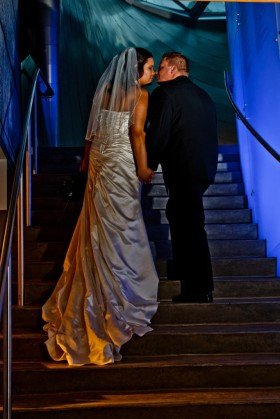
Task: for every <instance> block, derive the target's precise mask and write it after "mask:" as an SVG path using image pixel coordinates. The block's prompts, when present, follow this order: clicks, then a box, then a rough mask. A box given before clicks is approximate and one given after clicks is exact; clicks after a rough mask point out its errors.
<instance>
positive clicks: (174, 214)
mask: <svg viewBox="0 0 280 419" xmlns="http://www.w3.org/2000/svg"><path fill="white" fill-rule="evenodd" d="M208 186H209V184H202V183H201V182H199V181H197V180H193V179H190V180H187V181H186V180H185V181H184V182H183V183H181V184H174V185H169V200H168V202H167V207H166V215H167V219H168V221H169V225H170V233H171V243H172V253H173V263H172V265H173V269H172V271H173V277H174V275H175V276H176V277H177V278H178V279H180V281H181V293H182V294H185V295H195V294H197V293H205V292H209V291H212V290H213V273H212V265H211V259H210V253H209V247H208V241H207V235H206V232H205V228H204V221H205V216H204V208H203V193H204V192H205V190H206V189H207V187H208ZM174 279H175V278H174Z"/></svg>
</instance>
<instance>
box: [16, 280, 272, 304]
mask: <svg viewBox="0 0 280 419" xmlns="http://www.w3.org/2000/svg"><path fill="white" fill-rule="evenodd" d="M235 282H236V283H235ZM214 283H215V284H214V287H215V292H214V298H234V297H235V298H242V297H244V296H246V297H280V281H275V280H274V281H270V280H260V281H256V282H255V281H252V280H249V281H248V282H245V281H239V280H236V281H229V280H228V281H219V280H218V281H214ZM54 286H55V282H53V283H50V284H48V283H47V284H44V283H42V284H40V283H36V285H35V284H34V283H26V284H25V293H24V298H25V299H24V302H25V304H26V305H37V304H39V305H42V304H43V303H44V302H45V301H46V300H47V298H48V297H49V296H50V295H51V293H52V291H53V289H54ZM179 291H180V283H179V282H178V281H160V285H159V299H160V300H171V298H172V297H175V295H178V294H179ZM13 301H14V304H17V286H16V284H15V285H14V287H13Z"/></svg>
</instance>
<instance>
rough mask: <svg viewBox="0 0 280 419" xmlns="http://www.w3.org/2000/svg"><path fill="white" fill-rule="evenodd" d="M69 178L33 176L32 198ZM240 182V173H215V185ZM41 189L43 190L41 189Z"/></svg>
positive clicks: (156, 178)
mask: <svg viewBox="0 0 280 419" xmlns="http://www.w3.org/2000/svg"><path fill="white" fill-rule="evenodd" d="M70 178H71V175H69V174H58V173H55V174H54V173H41V174H38V175H34V176H33V178H32V182H33V185H32V186H33V193H34V196H38V195H40V194H41V192H42V191H45V188H46V189H48V188H52V190H53V192H54V193H56V192H57V190H58V189H59V187H60V186H61V185H63V183H64V182H65V181H67V180H69V179H70ZM241 181H242V176H241V172H238V171H234V172H217V174H216V176H215V183H232V182H235V183H240V182H241ZM163 182H164V181H163V175H162V173H155V176H154V177H153V179H152V183H153V184H159V183H163ZM45 185H46V186H45ZM42 188H43V189H42Z"/></svg>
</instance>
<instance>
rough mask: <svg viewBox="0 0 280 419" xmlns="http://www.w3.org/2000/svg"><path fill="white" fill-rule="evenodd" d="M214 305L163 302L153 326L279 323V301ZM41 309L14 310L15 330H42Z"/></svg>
mask: <svg viewBox="0 0 280 419" xmlns="http://www.w3.org/2000/svg"><path fill="white" fill-rule="evenodd" d="M214 301H215V303H214V304H197V303H196V304H195V303H193V304H190V303H188V304H174V303H171V302H161V303H160V305H159V308H158V311H157V313H156V315H155V316H154V318H153V320H152V324H153V325H158V324H159V325H164V324H168V325H176V324H177V325H178V324H193V323H197V324H209V323H219V321H222V322H223V323H240V324H242V323H250V322H251V323H256V322H260V323H262V322H280V297H266V298H264V297H262V298H227V299H218V298H215V294H214ZM41 314H42V309H41V307H34V306H33V307H30V306H29V307H28V306H25V307H20V308H19V307H16V306H14V307H13V327H14V328H15V329H29V330H31V329H35V330H40V329H42V325H43V321H42V315H41Z"/></svg>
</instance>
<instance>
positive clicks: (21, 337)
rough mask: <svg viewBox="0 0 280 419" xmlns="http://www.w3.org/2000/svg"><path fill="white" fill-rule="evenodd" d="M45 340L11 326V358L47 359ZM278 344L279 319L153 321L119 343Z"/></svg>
mask: <svg viewBox="0 0 280 419" xmlns="http://www.w3.org/2000/svg"><path fill="white" fill-rule="evenodd" d="M1 339H2V337H1ZM45 340H46V333H34V332H31V331H29V332H28V331H24V330H21V331H20V332H17V331H16V330H15V331H14V334H13V358H14V360H24V359H25V360H28V359H29V360H37V359H40V360H43V359H44V360H46V359H48V354H47V350H46V348H45V345H44V341H45ZM279 345H280V323H257V324H254V323H245V324H223V323H218V324H204V325H202V324H198V325H197V324H190V325H186V324H184V325H172V326H170V325H161V326H159V325H157V326H154V330H153V331H152V332H150V333H148V334H146V335H145V336H143V337H142V338H139V337H137V336H133V338H132V339H131V340H130V341H129V342H128V343H126V344H125V345H124V346H123V348H122V354H123V355H139V356H140V355H141V356H142V355H144V356H146V355H150V354H157V355H170V354H173V355H176V354H214V353H216V354H219V353H223V354H225V353H228V354H229V353H236V352H238V353H258V352H278V351H279ZM0 351H2V342H1V347H0Z"/></svg>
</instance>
